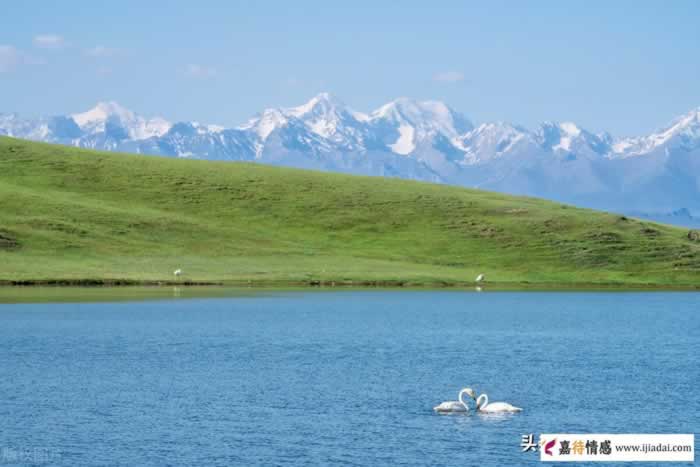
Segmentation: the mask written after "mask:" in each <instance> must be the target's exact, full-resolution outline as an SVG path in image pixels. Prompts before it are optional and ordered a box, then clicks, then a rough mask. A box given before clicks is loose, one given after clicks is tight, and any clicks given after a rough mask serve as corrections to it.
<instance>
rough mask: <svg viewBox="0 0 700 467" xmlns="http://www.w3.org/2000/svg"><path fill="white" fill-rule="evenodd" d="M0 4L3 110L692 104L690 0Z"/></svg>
mask: <svg viewBox="0 0 700 467" xmlns="http://www.w3.org/2000/svg"><path fill="white" fill-rule="evenodd" d="M336 3H337V4H336ZM341 3H342V4H341ZM2 14H3V26H2V29H1V30H0V112H8V111H16V112H19V113H21V114H26V115H36V114H58V113H69V112H76V111H81V110H86V109H87V108H90V107H92V106H93V105H94V103H95V102H97V101H99V100H116V101H118V102H120V103H121V104H123V105H124V106H126V107H128V108H130V109H132V110H135V111H137V112H139V113H143V114H145V115H156V114H157V115H162V116H163V117H166V118H168V119H171V120H183V119H186V120H199V121H201V122H205V123H217V124H222V125H227V126H233V125H237V124H240V123H242V122H243V121H245V120H246V119H247V118H248V117H250V116H251V115H252V114H254V113H255V112H257V111H259V110H261V109H263V108H265V107H271V106H288V105H297V104H300V103H302V102H304V101H306V100H308V99H309V98H310V97H312V96H313V95H315V94H317V93H319V92H321V91H329V92H331V93H333V94H335V95H337V96H338V97H340V98H341V99H342V100H344V101H345V102H346V103H347V104H348V105H350V106H351V107H353V108H355V109H357V110H361V111H369V110H372V109H374V108H376V107H378V106H379V105H380V104H383V103H385V102H387V101H389V100H391V99H393V98H396V97H400V96H408V97H415V98H421V99H440V100H444V101H445V102H447V103H448V104H449V105H450V106H452V107H453V108H455V109H457V110H459V111H461V112H463V113H465V114H466V115H467V116H469V117H470V118H471V119H472V120H474V121H476V122H483V121H492V120H506V121H511V122H514V123H520V124H523V125H525V126H528V127H533V126H534V125H536V124H537V123H538V122H540V121H543V120H571V121H575V122H577V123H579V124H580V125H582V126H583V127H586V128H589V129H591V130H594V131H598V130H602V129H607V130H610V131H611V132H613V133H615V134H617V135H619V136H625V135H635V134H641V133H645V132H648V131H650V130H652V129H654V128H656V127H658V126H660V125H662V124H664V123H666V122H667V121H668V120H670V119H671V118H673V117H675V116H677V115H679V114H682V113H685V112H687V111H688V110H690V109H691V108H695V107H698V106H700V60H699V59H698V57H699V56H700V27H698V24H697V21H698V18H700V2H697V1H675V2H661V1H657V2H631V1H630V2H627V1H616V2H597V1H586V2H583V1H571V2H553V1H552V2H549V1H540V2H515V1H512V2H483V1H482V2H473V3H471V2H457V1H455V2H440V1H432V2H400V3H399V2H391V3H390V2H377V1H376V0H375V1H371V2H364V1H353V2H328V1H323V2H313V1H307V2H242V1H241V2H228V1H222V2H209V1H201V2H192V1H188V2H176V1H171V2H156V1H151V2H140V1H121V2H95V1H90V2H77V1H74V2H70V1H66V2H34V1H27V2H13V4H9V3H8V4H5V5H3V13H2Z"/></svg>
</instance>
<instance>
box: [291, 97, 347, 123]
mask: <svg viewBox="0 0 700 467" xmlns="http://www.w3.org/2000/svg"><path fill="white" fill-rule="evenodd" d="M342 112H345V104H344V103H343V102H342V101H341V100H340V99H338V98H337V97H335V96H333V95H331V94H329V93H327V92H322V93H320V94H318V95H317V96H314V97H313V98H311V99H310V100H309V101H308V102H306V103H305V104H302V105H300V106H297V107H291V108H289V109H286V110H285V113H287V114H289V115H292V116H294V117H297V118H301V117H304V116H308V115H309V114H311V115H315V116H326V115H335V114H339V113H342Z"/></svg>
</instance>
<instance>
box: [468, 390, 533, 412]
mask: <svg viewBox="0 0 700 467" xmlns="http://www.w3.org/2000/svg"><path fill="white" fill-rule="evenodd" d="M522 410H523V409H521V408H520V407H516V406H514V405H510V404H509V403H507V402H491V403H490V404H489V396H487V395H486V394H482V395H480V396H479V397H478V398H477V399H476V411H477V412H485V413H499V412H522Z"/></svg>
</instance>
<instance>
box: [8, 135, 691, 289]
mask: <svg viewBox="0 0 700 467" xmlns="http://www.w3.org/2000/svg"><path fill="white" fill-rule="evenodd" d="M687 232H688V231H687V229H680V228H674V227H670V226H664V225H658V224H652V223H647V222H642V221H639V220H636V219H629V218H625V217H622V216H619V215H613V214H608V213H602V212H596V211H592V210H588V209H579V208H574V207H571V206H565V205H561V204H557V203H553V202H548V201H543V200H540V199H533V198H524V197H513V196H506V195H502V194H496V193H490V192H484V191H478V190H469V189H463V188H456V187H450V186H442V185H435V184H427V183H417V182H411V181H404V180H394V179H384V178H372V177H355V176H348V175H341V174H333V173H322V172H312V171H304V170H294V169H286V168H278V167H269V166H263V165H256V164H245V163H219V162H204V161H190V160H174V159H166V158H159V157H145V156H137V155H127V154H115V153H105V152H97V151H88V150H80V149H75V148H68V147H61V146H54V145H47V144H40V143H32V142H26V141H20V140H16V139H11V138H5V137H2V138H0V281H3V282H4V283H16V282H22V281H27V282H40V281H47V282H51V281H56V282H80V281H96V282H102V281H105V282H110V281H117V282H118V281H124V282H134V283H137V282H141V283H148V282H158V281H172V280H173V276H172V271H173V270H174V269H176V268H182V269H183V270H184V275H183V278H182V279H181V280H182V281H193V282H224V283H244V284H247V283H253V284H267V283H278V284H282V283H287V284H294V283H300V284H309V283H312V284H316V283H321V282H322V283H331V282H334V281H335V282H336V283H350V282H352V283H354V284H358V283H398V284H415V285H419V284H459V283H472V282H473V279H474V277H475V276H476V275H477V274H478V273H482V272H483V273H485V274H486V275H487V278H488V279H489V281H490V282H491V283H493V284H501V285H507V284H523V283H528V284H539V285H547V284H550V285H555V284H556V285H621V286H624V285H627V286H629V285H635V286H645V285H651V286H661V287H697V286H700V243H697V242H693V241H691V240H690V239H688V236H687Z"/></svg>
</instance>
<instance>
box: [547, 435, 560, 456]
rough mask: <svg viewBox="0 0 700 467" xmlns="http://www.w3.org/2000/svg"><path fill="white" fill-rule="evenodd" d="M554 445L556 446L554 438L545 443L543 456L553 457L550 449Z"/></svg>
mask: <svg viewBox="0 0 700 467" xmlns="http://www.w3.org/2000/svg"><path fill="white" fill-rule="evenodd" d="M555 444H557V440H556V438H555V439H553V440H552V441H548V442H547V443H545V445H544V452H545V454H547V455H548V456H552V455H553V454H552V448H553V447H554V445H555Z"/></svg>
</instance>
